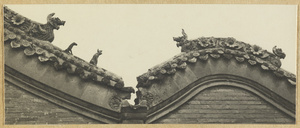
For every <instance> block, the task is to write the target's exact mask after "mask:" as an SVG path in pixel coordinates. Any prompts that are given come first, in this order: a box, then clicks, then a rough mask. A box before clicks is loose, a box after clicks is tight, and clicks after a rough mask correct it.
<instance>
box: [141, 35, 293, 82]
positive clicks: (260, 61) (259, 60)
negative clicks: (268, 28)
mask: <svg viewBox="0 0 300 128" xmlns="http://www.w3.org/2000/svg"><path fill="white" fill-rule="evenodd" d="M174 41H176V42H177V47H181V51H182V52H181V53H180V54H178V55H176V56H175V57H173V58H172V59H171V60H169V61H166V62H164V63H162V64H159V65H157V66H155V67H153V68H151V69H149V71H148V72H147V73H144V74H142V75H140V76H138V77H137V80H138V85H137V87H146V86H150V85H151V84H152V83H154V82H157V81H160V80H162V79H164V77H166V76H168V75H173V74H175V73H176V71H177V70H184V69H185V68H186V67H187V65H188V64H191V63H196V62H197V61H206V60H207V59H208V58H209V57H211V58H214V59H218V58H226V59H231V58H234V59H235V60H236V61H238V62H245V63H249V64H250V65H260V67H261V69H263V70H270V71H272V72H273V73H274V74H275V75H276V76H277V77H284V78H286V79H287V80H288V81H289V82H290V83H291V84H292V85H296V75H295V74H292V73H290V72H288V71H286V70H284V69H282V68H280V67H281V61H280V59H282V58H284V57H285V54H284V53H283V52H282V50H281V49H280V48H276V46H275V47H274V48H273V53H270V52H268V51H266V50H263V49H262V48H261V47H259V46H257V45H250V44H247V43H244V42H242V41H238V40H236V39H234V38H232V37H229V38H214V37H201V38H198V39H194V40H188V39H187V35H186V34H185V33H184V30H183V36H181V37H176V38H174Z"/></svg>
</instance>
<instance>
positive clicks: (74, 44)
mask: <svg viewBox="0 0 300 128" xmlns="http://www.w3.org/2000/svg"><path fill="white" fill-rule="evenodd" d="M73 46H77V43H75V42H73V43H72V44H70V45H69V47H68V48H67V49H66V50H64V52H66V53H69V54H71V55H73V52H72V48H73Z"/></svg>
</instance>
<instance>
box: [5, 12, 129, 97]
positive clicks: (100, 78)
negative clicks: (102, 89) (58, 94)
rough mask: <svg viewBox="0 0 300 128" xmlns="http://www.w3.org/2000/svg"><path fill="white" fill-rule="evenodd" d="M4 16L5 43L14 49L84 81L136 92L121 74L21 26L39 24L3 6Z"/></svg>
mask: <svg viewBox="0 0 300 128" xmlns="http://www.w3.org/2000/svg"><path fill="white" fill-rule="evenodd" d="M17 15H18V17H19V18H20V19H19V20H18V21H12V20H13V18H12V17H15V16H17ZM4 17H5V18H4V19H5V20H4V42H5V43H10V45H11V48H19V49H23V50H24V54H25V55H27V56H33V55H37V57H38V59H39V61H40V62H49V63H51V64H52V66H54V67H55V69H57V70H63V69H65V70H66V71H67V72H68V73H69V74H77V75H78V76H79V77H81V78H82V79H84V80H92V81H94V82H96V83H101V84H105V85H108V86H112V87H115V88H117V89H120V90H123V91H126V92H134V89H133V88H132V87H124V81H123V79H122V78H121V77H120V76H117V75H116V74H114V73H112V72H109V71H107V70H105V69H103V68H99V67H97V66H96V65H93V64H90V63H88V62H86V61H84V60H83V59H81V58H79V57H77V56H74V55H71V54H68V53H66V52H63V50H62V49H61V48H59V47H57V46H55V45H53V44H51V43H50V42H49V41H47V40H41V39H38V38H35V37H32V36H30V34H29V33H28V32H27V31H26V30H27V28H28V26H24V25H23V26H22V25H20V24H22V22H27V23H26V24H25V25H27V24H40V23H37V22H35V21H32V20H30V19H28V18H26V17H24V16H21V15H19V14H18V13H16V12H14V11H12V10H11V9H9V8H7V7H4ZM23 20H24V21H23ZM25 20H27V21H25ZM15 22H17V23H15ZM19 23H20V24H19Z"/></svg>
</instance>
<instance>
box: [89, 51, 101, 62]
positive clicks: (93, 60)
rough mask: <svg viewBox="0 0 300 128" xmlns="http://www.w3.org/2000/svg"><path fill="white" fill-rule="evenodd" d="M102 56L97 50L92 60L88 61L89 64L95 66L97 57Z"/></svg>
mask: <svg viewBox="0 0 300 128" xmlns="http://www.w3.org/2000/svg"><path fill="white" fill-rule="evenodd" d="M101 54H102V50H99V49H97V53H95V54H94V56H93V58H92V59H91V61H90V64H93V65H97V63H98V57H99V56H100V55H101Z"/></svg>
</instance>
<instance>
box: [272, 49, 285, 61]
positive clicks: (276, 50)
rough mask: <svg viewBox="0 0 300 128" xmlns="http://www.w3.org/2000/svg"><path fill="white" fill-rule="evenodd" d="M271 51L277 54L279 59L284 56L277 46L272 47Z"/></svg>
mask: <svg viewBox="0 0 300 128" xmlns="http://www.w3.org/2000/svg"><path fill="white" fill-rule="evenodd" d="M273 53H274V54H275V55H276V56H278V57H279V58H280V59H284V58H285V53H284V52H283V51H282V49H281V48H277V46H274V47H273Z"/></svg>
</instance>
